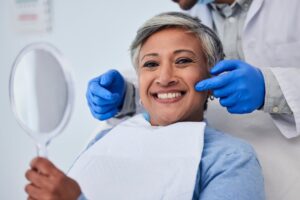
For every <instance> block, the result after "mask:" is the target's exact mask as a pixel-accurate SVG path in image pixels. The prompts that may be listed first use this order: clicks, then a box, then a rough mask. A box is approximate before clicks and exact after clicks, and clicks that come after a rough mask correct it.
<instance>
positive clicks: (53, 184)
mask: <svg viewBox="0 0 300 200" xmlns="http://www.w3.org/2000/svg"><path fill="white" fill-rule="evenodd" d="M30 165H31V169H29V170H28V171H27V172H26V174H25V176H26V179H27V180H28V181H29V182H30V183H29V184H27V185H26V187H25V191H26V193H27V194H28V198H27V199H39V200H42V199H52V200H76V199H78V197H79V196H80V194H81V190H80V186H79V184H78V183H77V182H76V181H75V180H73V179H71V178H70V177H68V176H66V175H65V174H64V173H63V172H62V171H61V170H59V169H58V168H57V167H55V166H54V165H53V164H52V163H51V162H50V161H49V160H47V159H46V158H42V157H38V158H35V159H33V160H32V161H31V164H30Z"/></svg>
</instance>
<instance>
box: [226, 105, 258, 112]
mask: <svg viewBox="0 0 300 200" xmlns="http://www.w3.org/2000/svg"><path fill="white" fill-rule="evenodd" d="M253 110H254V109H251V108H250V107H248V106H242V105H238V104H236V105H234V106H231V107H227V111H228V112H230V113H233V114H246V113H251V112H252V111H253Z"/></svg>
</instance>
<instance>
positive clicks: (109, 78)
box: [99, 69, 119, 87]
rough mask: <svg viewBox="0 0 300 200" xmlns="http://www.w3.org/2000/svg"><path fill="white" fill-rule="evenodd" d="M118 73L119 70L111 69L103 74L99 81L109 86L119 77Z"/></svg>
mask: <svg viewBox="0 0 300 200" xmlns="http://www.w3.org/2000/svg"><path fill="white" fill-rule="evenodd" d="M118 75H119V72H118V71H117V70H115V69H111V70H109V71H108V72H106V73H105V74H103V75H102V76H101V79H100V81H99V83H100V85H102V86H104V87H108V86H110V85H111V84H113V82H114V80H115V79H116V78H117V77H118Z"/></svg>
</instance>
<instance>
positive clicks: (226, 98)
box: [195, 60, 265, 114]
mask: <svg viewBox="0 0 300 200" xmlns="http://www.w3.org/2000/svg"><path fill="white" fill-rule="evenodd" d="M211 74H212V75H216V76H215V77H212V78H209V79H206V80H203V81H200V82H198V83H197V84H196V85H195V89H196V90H197V91H204V90H212V92H213V95H214V96H215V97H217V98H220V104H221V105H222V106H224V107H226V108H227V110H228V112H230V113H239V114H242V113H250V112H252V111H254V110H256V109H258V108H260V107H262V106H263V104H264V98H265V81H264V77H263V75H262V73H261V71H260V70H259V69H258V68H256V67H253V66H251V65H249V64H247V63H245V62H242V61H240V60H223V61H221V62H219V63H218V64H216V65H215V66H214V67H213V68H212V69H211Z"/></svg>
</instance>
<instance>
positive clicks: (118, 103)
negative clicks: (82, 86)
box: [86, 70, 126, 120]
mask: <svg viewBox="0 0 300 200" xmlns="http://www.w3.org/2000/svg"><path fill="white" fill-rule="evenodd" d="M125 92H126V82H125V80H124V78H123V77H122V75H121V74H120V73H119V72H118V71H117V70H109V71H108V72H106V73H104V74H102V75H101V76H99V77H97V78H94V79H92V80H90V82H89V84H88V88H87V92H86V98H87V101H88V105H89V108H90V111H91V113H92V114H93V116H94V117H95V118H96V119H99V120H106V119H109V118H111V117H113V116H115V115H116V114H117V113H118V112H119V111H120V109H121V107H122V105H123V101H124V96H125Z"/></svg>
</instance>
